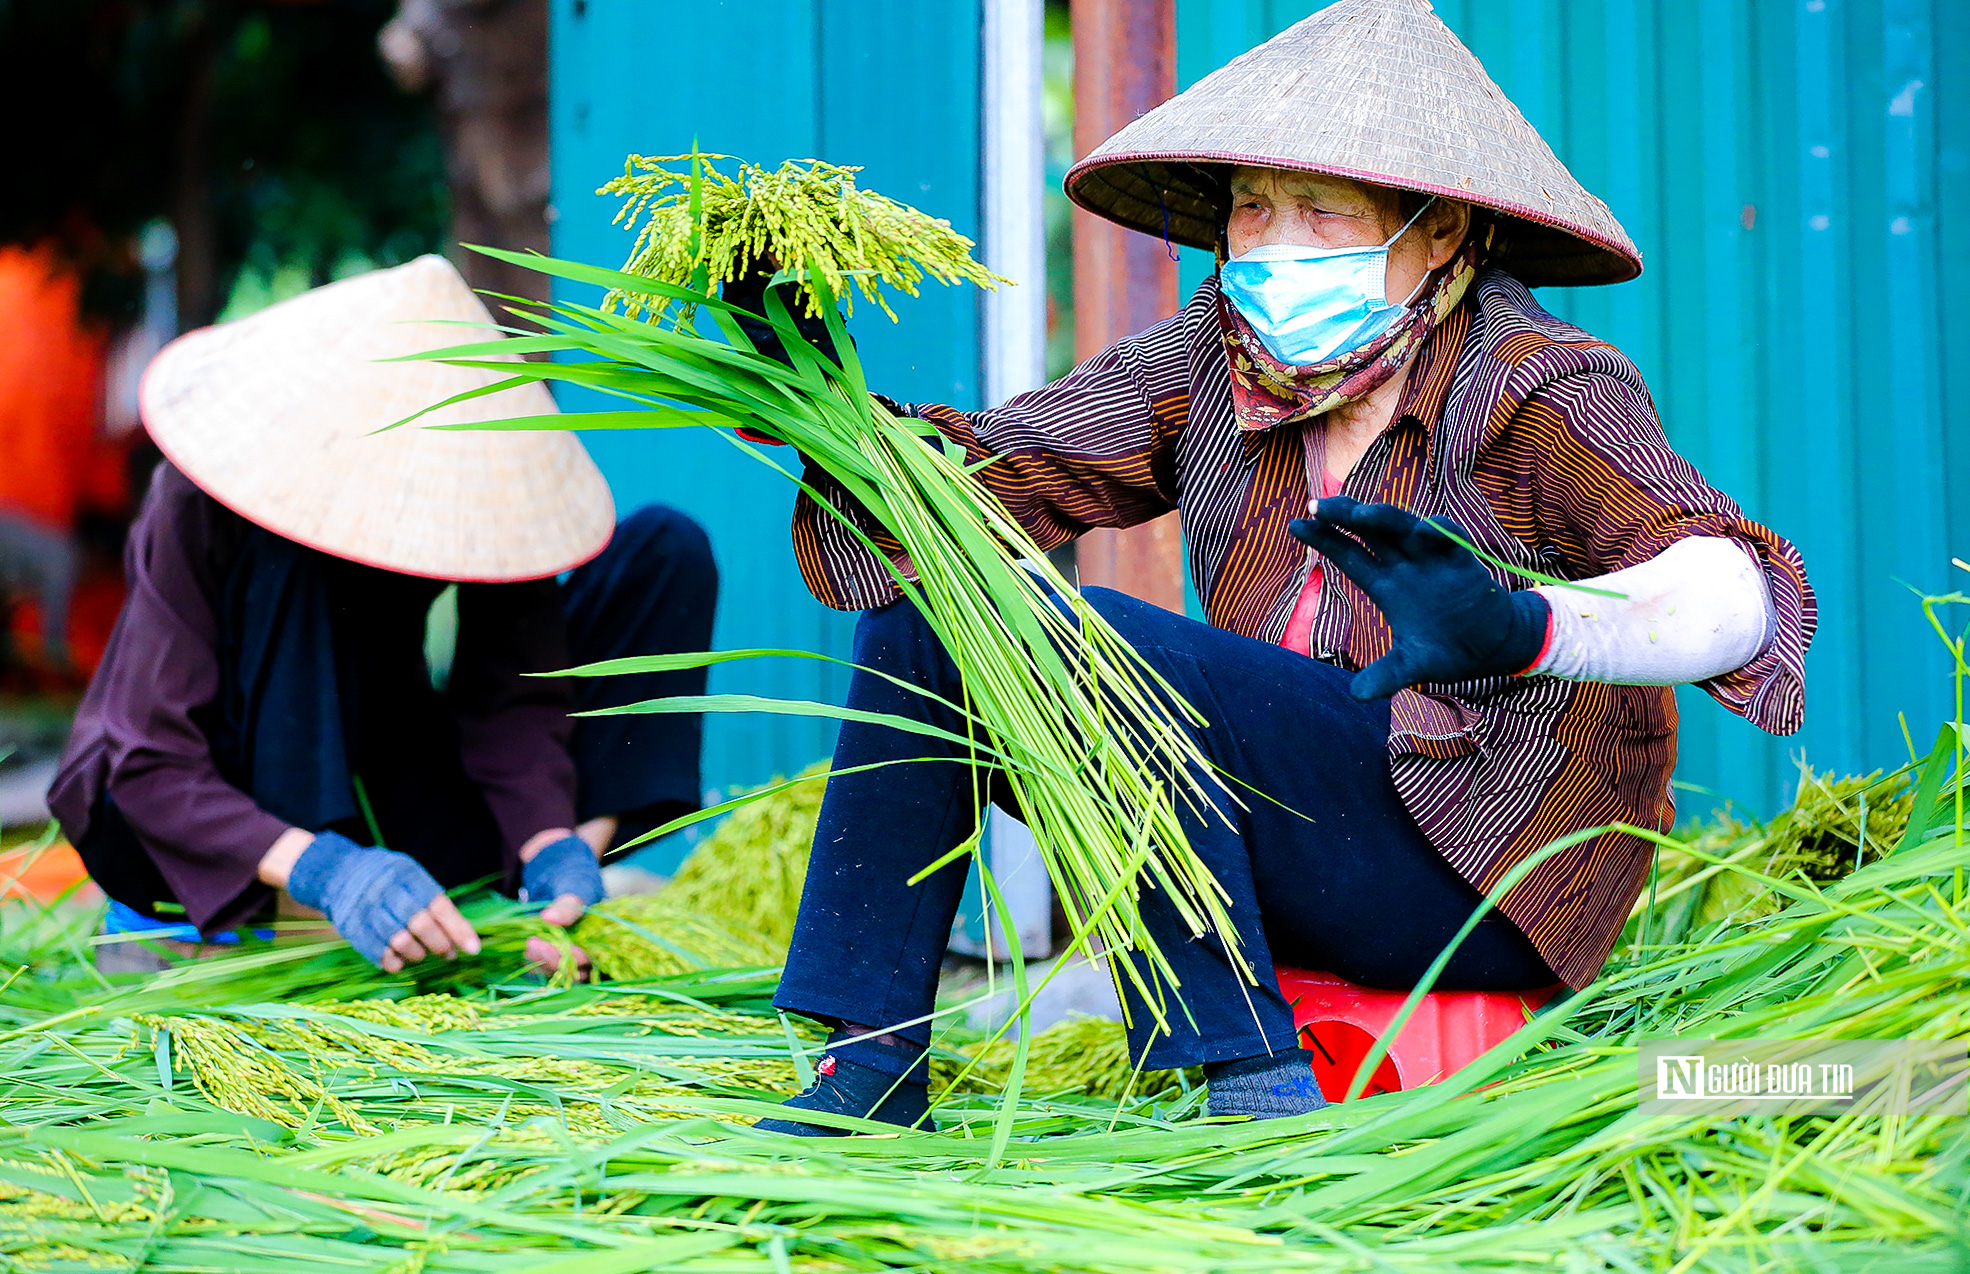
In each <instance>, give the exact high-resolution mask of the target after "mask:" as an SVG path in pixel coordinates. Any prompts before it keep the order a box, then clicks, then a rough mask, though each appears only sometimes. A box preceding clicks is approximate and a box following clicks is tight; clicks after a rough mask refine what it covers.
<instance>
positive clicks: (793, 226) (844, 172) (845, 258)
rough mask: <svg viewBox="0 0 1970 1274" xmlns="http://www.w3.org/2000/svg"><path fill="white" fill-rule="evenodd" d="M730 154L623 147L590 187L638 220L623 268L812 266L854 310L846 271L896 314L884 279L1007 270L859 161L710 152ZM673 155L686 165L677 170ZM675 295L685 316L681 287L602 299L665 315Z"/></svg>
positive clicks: (732, 271)
mask: <svg viewBox="0 0 1970 1274" xmlns="http://www.w3.org/2000/svg"><path fill="white" fill-rule="evenodd" d="M731 158H732V157H731V156H730V155H712V154H696V155H631V156H629V158H628V159H626V160H624V161H623V173H622V176H620V177H618V178H616V179H615V180H613V181H611V182H609V183H608V184H607V185H605V186H603V187H602V188H601V189H600V190H598V191H596V193H597V194H607V195H622V196H624V199H625V201H624V203H623V206H622V209H621V210H620V211H619V212H617V214H616V224H618V225H621V226H625V227H627V228H629V229H632V230H636V231H637V234H636V246H635V247H634V248H633V249H631V251H630V255H629V260H628V261H626V262H625V263H624V264H623V267H622V268H623V273H625V274H632V275H636V276H638V277H640V278H646V279H654V280H656V281H658V282H660V283H668V284H672V285H674V286H676V287H679V288H690V289H692V290H695V291H698V292H701V293H703V294H704V295H707V296H709V295H714V294H715V291H714V290H715V289H716V287H717V286H718V285H719V284H721V283H725V282H728V281H730V280H732V279H736V278H741V277H743V276H745V275H746V274H748V273H750V272H752V271H753V270H756V269H763V270H764V271H765V272H766V273H768V274H771V273H773V272H774V271H775V270H777V269H779V268H780V267H781V266H782V265H787V266H792V267H795V268H812V269H813V270H814V271H815V272H816V273H817V274H818V275H819V276H820V278H821V279H822V280H823V281H824V282H825V283H826V284H827V288H828V290H829V291H830V292H831V293H833V294H834V295H835V296H837V297H839V298H841V300H842V302H843V304H844V305H846V306H847V307H848V310H849V312H850V313H851V314H852V313H854V294H853V291H851V289H850V281H851V280H852V281H853V284H854V288H855V290H859V291H860V292H861V294H862V295H863V297H865V298H866V299H868V300H870V301H873V302H874V303H875V304H876V305H878V306H881V307H882V311H883V313H885V314H887V315H889V317H890V318H892V319H893V318H895V317H896V312H895V311H894V310H892V309H890V308H889V302H888V301H887V300H886V299H885V298H884V297H883V295H882V291H881V285H883V284H888V285H889V286H891V287H894V288H897V289H899V290H901V291H903V292H905V293H907V294H909V295H910V296H915V295H916V294H917V285H918V284H919V283H921V282H922V281H923V280H924V278H925V277H926V276H927V277H929V278H933V279H936V280H937V281H938V282H940V283H960V282H964V283H976V284H978V285H979V286H980V287H986V288H991V287H996V286H998V285H999V284H1001V283H1006V282H1009V280H1006V279H1002V278H1000V277H999V276H998V275H996V274H993V273H992V272H991V271H990V270H987V269H986V268H985V267H984V266H982V265H980V264H978V262H977V261H975V260H973V259H972V256H971V249H972V247H973V246H974V245H973V244H972V241H971V240H970V239H967V238H965V237H964V236H963V235H961V234H959V233H958V232H957V231H955V230H953V229H951V223H950V222H948V221H944V220H941V219H939V218H936V217H931V216H928V215H926V214H925V213H922V212H919V211H917V210H916V209H915V208H912V207H910V206H909V205H908V204H902V203H898V202H896V201H895V200H894V199H889V198H885V197H884V196H882V195H879V194H877V193H875V192H874V191H872V190H861V189H859V188H857V186H856V185H855V174H856V173H858V172H860V171H862V170H861V169H860V168H858V167H852V166H849V167H844V166H842V165H839V164H828V163H823V162H821V161H820V160H818V159H789V160H787V161H786V162H785V163H783V164H781V165H780V166H779V167H778V168H772V169H768V168H762V167H760V166H759V165H758V164H752V163H747V162H746V161H744V160H740V161H738V169H737V176H734V177H727V176H726V175H725V174H724V173H722V172H720V171H719V169H718V167H717V165H716V163H715V162H714V161H717V160H721V159H731ZM694 161H695V165H696V169H697V176H698V180H697V182H696V183H695V184H694V183H693V181H692V176H693V173H692V165H693V163H694ZM670 164H682V165H685V168H684V171H682V172H679V171H676V170H675V169H673V168H669V167H666V165H670ZM639 221H640V222H641V223H642V227H641V229H637V223H638V222H639ZM806 296H807V312H808V313H809V314H819V313H820V312H821V311H820V304H821V302H820V300H819V299H818V294H817V293H815V292H812V291H809V292H807V293H806ZM673 302H677V303H679V304H681V305H682V306H684V307H685V308H684V310H683V311H682V313H683V315H684V317H686V318H688V317H689V314H690V310H689V308H688V307H689V306H690V305H691V302H690V300H689V299H682V300H680V299H679V298H676V297H673V296H666V295H656V294H651V293H648V292H642V291H638V290H637V289H636V288H635V287H633V286H623V287H619V288H616V289H614V290H612V291H611V292H610V293H609V298H608V301H607V302H606V303H605V308H606V307H607V306H613V305H621V306H622V307H623V308H624V309H625V310H626V311H627V312H628V313H629V314H630V315H631V316H632V317H635V316H640V315H644V314H650V315H655V316H661V315H663V314H665V313H666V312H668V311H669V310H670V308H671V306H672V304H673Z"/></svg>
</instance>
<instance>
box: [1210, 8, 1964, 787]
mask: <svg viewBox="0 0 1970 1274" xmlns="http://www.w3.org/2000/svg"><path fill="white" fill-rule="evenodd" d="M1322 7H1324V6H1323V5H1320V4H1316V3H1308V2H1307V0H1177V68H1178V77H1179V80H1180V82H1181V83H1182V84H1184V85H1189V84H1191V83H1193V82H1195V81H1196V80H1197V79H1199V78H1201V77H1202V76H1203V75H1205V74H1206V73H1208V72H1209V71H1210V70H1212V69H1213V68H1215V67H1217V66H1219V65H1222V64H1223V63H1224V62H1226V61H1228V60H1229V59H1230V58H1232V57H1234V56H1236V55H1237V54H1238V53H1240V52H1242V51H1243V50H1244V49H1246V48H1249V47H1251V46H1252V45H1253V44H1256V43H1258V42H1260V41H1262V40H1264V39H1266V38H1267V37H1269V36H1270V35H1272V34H1273V33H1275V32H1277V31H1280V30H1283V29H1284V28H1285V27H1286V26H1288V25H1290V24H1291V23H1293V22H1295V21H1297V20H1299V19H1300V18H1302V17H1305V16H1306V15H1307V14H1309V13H1312V12H1314V11H1316V10H1318V9H1320V8H1322ZM1436 8H1437V12H1438V13H1439V14H1440V15H1441V16H1442V18H1443V19H1444V21H1445V23H1447V24H1448V25H1449V26H1450V27H1451V28H1452V29H1453V30H1455V31H1456V32H1457V33H1458V35H1459V36H1460V37H1461V38H1463V40H1464V41H1465V42H1466V43H1467V44H1468V45H1470V47H1471V49H1472V51H1474V52H1475V53H1476V54H1477V55H1478V57H1479V58H1480V59H1481V60H1482V61H1483V62H1484V64H1485V66H1486V68H1487V69H1488V70H1489V71H1490V72H1491V74H1492V77H1493V78H1494V79H1495V80H1497V81H1498V83H1499V85H1500V86H1501V87H1502V88H1503V89H1504V90H1505V92H1506V93H1507V94H1508V95H1509V96H1510V97H1511V99H1512V100H1513V101H1514V102H1515V103H1517V104H1518V106H1519V108H1520V109H1521V110H1522V111H1524V112H1525V115H1526V117H1527V118H1528V119H1530V120H1531V121H1532V123H1533V124H1534V125H1535V126H1536V127H1538V129H1539V130H1540V132H1541V133H1542V134H1543V135H1544V136H1545V138H1546V139H1547V141H1548V142H1550V143H1551V144H1552V146H1553V149H1554V150H1556V151H1557V152H1558V153H1559V155H1560V157H1561V158H1562V159H1563V160H1565V161H1566V163H1567V164H1568V166H1570V167H1571V168H1572V169H1573V171H1574V173H1575V175H1576V176H1578V177H1579V178H1580V180H1581V181H1582V182H1583V183H1584V184H1585V185H1586V186H1587V188H1588V189H1590V190H1592V191H1593V192H1594V193H1595V194H1597V195H1599V196H1601V197H1602V198H1603V199H1605V200H1607V202H1608V203H1609V205H1610V206H1612V208H1613V209H1614V212H1615V215H1616V216H1618V217H1619V218H1620V219H1621V221H1622V224H1623V225H1625V226H1626V227H1627V228H1628V231H1629V233H1630V234H1631V235H1632V236H1633V237H1634V239H1635V241H1636V243H1638V244H1639V245H1640V246H1641V248H1642V252H1643V255H1644V258H1645V260H1646V269H1645V271H1644V273H1643V275H1642V277H1641V278H1640V279H1638V280H1636V281H1634V282H1632V283H1627V284H1623V285H1621V286H1618V287H1611V288H1585V289H1566V288H1548V289H1544V290H1542V291H1541V293H1540V299H1541V301H1542V303H1543V304H1545V305H1546V306H1548V307H1549V308H1550V309H1552V310H1553V311H1554V312H1555V313H1557V314H1559V315H1561V316H1562V317H1564V318H1566V319H1568V320H1569V321H1572V322H1575V323H1578V324H1580V325H1581V326H1583V327H1585V328H1586V329H1588V330H1589V331H1591V332H1593V333H1595V334H1596V335H1598V336H1600V337H1602V338H1604V339H1606V340H1609V341H1612V342H1613V343H1614V344H1616V345H1617V346H1619V347H1620V348H1621V349H1622V350H1624V351H1625V352H1626V353H1627V354H1628V355H1629V356H1630V357H1632V358H1633V359H1634V360H1635V362H1636V363H1637V364H1638V365H1639V366H1640V367H1641V369H1642V372H1643V374H1644V375H1645V376H1646V377H1647V378H1648V382H1649V385H1650V386H1651V388H1652V389H1653V391H1654V393H1655V399H1656V405H1657V407H1658V409H1659V411H1660V412H1661V415H1662V420H1663V423H1664V426H1665V427H1666V428H1667V430H1668V433H1669V437H1670V438H1671V439H1672V440H1673V441H1674V443H1675V444H1676V446H1677V447H1678V448H1679V449H1680V450H1681V451H1682V452H1683V453H1684V454H1685V455H1687V456H1688V457H1689V458H1690V459H1691V460H1692V461H1694V462H1695V463H1696V465H1697V466H1698V467H1699V468H1700V469H1702V470H1703V472H1704V473H1705V475H1706V476H1708V477H1709V478H1710V479H1711V481H1712V482H1713V483H1715V484H1716V485H1718V486H1719V487H1721V488H1723V489H1724V490H1726V491H1728V492H1730V493H1731V494H1732V495H1733V496H1735V497H1736V498H1737V499H1738V500H1739V502H1740V503H1742V504H1743V505H1744V506H1745V508H1746V510H1747V511H1748V512H1749V513H1750V515H1751V516H1752V517H1754V518H1757V519H1759V520H1760V521H1763V522H1765V523H1767V524H1769V525H1771V526H1772V527H1774V528H1775V529H1777V530H1778V531H1779V532H1781V533H1782V534H1784V535H1786V536H1788V537H1790V538H1791V539H1792V540H1794V541H1795V542H1796V543H1797V544H1798V545H1799V547H1800V549H1801V551H1802V552H1803V553H1804V554H1805V556H1806V564H1807V569H1808V571H1809V572H1810V574H1811V576H1812V579H1813V583H1814V585H1815V586H1816V587H1817V589H1818V590H1819V596H1820V617H1821V618H1820V631H1819V636H1818V638H1817V640H1816V641H1815V642H1814V644H1813V648H1812V652H1811V654H1810V655H1809V657H1808V663H1807V667H1808V688H1807V695H1808V698H1807V705H1808V706H1807V714H1806V728H1805V730H1804V731H1803V732H1802V733H1801V734H1800V735H1798V736H1796V737H1794V738H1792V739H1786V740H1778V739H1771V738H1769V737H1767V736H1765V735H1763V734H1761V733H1760V732H1758V731H1757V730H1755V729H1753V728H1751V727H1750V726H1748V725H1746V724H1744V723H1743V722H1742V721H1740V720H1738V719H1736V718H1734V717H1732V716H1730V715H1729V714H1727V713H1725V712H1723V711H1722V710H1721V709H1719V708H1717V707H1716V706H1715V705H1714V704H1713V703H1711V702H1710V701H1709V699H1708V698H1707V697H1706V696H1704V695H1702V694H1699V693H1693V692H1689V691H1684V692H1683V705H1684V718H1683V736H1682V764H1681V766H1680V767H1679V771H1678V777H1679V778H1680V779H1681V780H1682V781H1683V782H1685V783H1689V784H1693V785H1696V786H1699V787H1701V788H1704V789H1708V790H1709V791H1712V792H1715V793H1717V794H1718V795H1720V796H1724V797H1729V798H1732V799H1735V800H1736V801H1738V802H1739V803H1740V804H1748V805H1750V806H1752V807H1754V808H1758V809H1762V810H1766V811H1769V810H1770V809H1772V808H1774V807H1775V806H1776V805H1777V804H1778V803H1779V802H1780V801H1781V800H1782V799H1783V798H1784V796H1785V795H1787V794H1789V792H1790V790H1791V786H1792V784H1793V782H1794V781H1795V779H1796V770H1795V769H1794V767H1793V764H1792V757H1793V756H1794V755H1796V754H1797V753H1799V752H1800V751H1802V750H1803V751H1804V753H1805V754H1806V755H1807V756H1809V757H1810V758H1811V760H1812V761H1813V763H1814V764H1815V765H1817V766H1819V767H1821V768H1828V767H1831V768H1837V769H1841V770H1861V769H1873V768H1876V767H1887V766H1893V765H1895V764H1897V763H1898V762H1899V760H1900V759H1901V758H1903V757H1905V756H1906V748H1905V746H1904V744H1903V735H1902V726H1901V723H1900V716H1901V714H1904V713H1905V714H1906V715H1907V720H1908V724H1909V729H1910V731H1911V732H1912V733H1913V735H1914V736H1915V740H1916V743H1917V745H1918V746H1919V747H1921V748H1923V750H1925V751H1926V750H1927V740H1926V739H1925V738H1924V736H1925V735H1926V736H1927V738H1928V739H1933V738H1934V737H1935V729H1936V725H1937V723H1938V722H1939V721H1940V720H1941V719H1942V716H1943V713H1944V711H1945V710H1946V708H1947V700H1946V691H1947V680H1946V671H1945V670H1946V667H1947V663H1946V657H1945V656H1944V655H1943V653H1942V650H1941V646H1940V644H1939V643H1937V642H1936V640H1935V637H1934V635H1933V633H1931V632H1930V631H1929V630H1927V629H1926V628H1925V626H1924V621H1923V618H1922V615H1921V612H1920V610H1919V609H1918V608H1917V606H1916V604H1915V602H1914V599H1913V597H1912V595H1911V594H1910V592H1909V590H1908V588H1907V587H1905V585H1913V586H1915V587H1917V588H1920V589H1924V590H1927V591H1947V590H1948V589H1951V588H1955V587H1959V586H1963V585H1970V577H1966V576H1965V575H1964V574H1963V573H1962V572H1960V571H1955V570H1953V569H1952V568H1951V566H1950V558H1951V555H1952V554H1955V555H1956V556H1959V557H1964V558H1970V364H1966V362H1965V359H1964V354H1965V353H1966V346H1965V340H1966V336H1967V335H1970V327H1966V324H1967V323H1970V312H1966V305H1965V295H1966V294H1965V285H1966V283H1970V240H1966V237H1965V236H1966V234H1967V233H1970V224H1966V222H1970V77H1966V74H1965V73H1966V71H1970V5H1966V4H1962V3H1957V2H1956V0H1442V2H1441V3H1438V4H1437V6H1436ZM1185 256H1186V261H1185V266H1184V279H1185V282H1186V285H1187V286H1194V285H1195V283H1196V282H1197V280H1198V279H1200V278H1201V277H1202V276H1203V274H1204V272H1205V271H1207V270H1208V268H1209V264H1208V261H1207V260H1206V259H1205V256H1204V254H1202V253H1197V252H1190V251H1186V253H1185ZM1952 577H1953V578H1952ZM1708 803H1709V801H1708V799H1706V798H1704V797H1702V796H1700V795H1695V794H1686V795H1685V797H1684V798H1683V806H1684V808H1685V810H1686V812H1687V811H1695V810H1697V809H1700V808H1702V807H1703V806H1705V805H1707V804H1708Z"/></svg>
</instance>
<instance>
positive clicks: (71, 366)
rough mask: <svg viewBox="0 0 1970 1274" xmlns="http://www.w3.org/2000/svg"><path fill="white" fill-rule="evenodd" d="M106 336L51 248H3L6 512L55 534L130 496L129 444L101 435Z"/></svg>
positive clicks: (0, 386)
mask: <svg viewBox="0 0 1970 1274" xmlns="http://www.w3.org/2000/svg"><path fill="white" fill-rule="evenodd" d="M104 346H105V340H104V333H103V332H102V331H101V330H100V329H99V328H98V327H97V325H95V324H91V323H87V322H85V321H84V320H83V317H82V280H81V279H80V277H78V276H77V275H76V273H75V272H74V271H73V270H71V269H69V268H68V267H67V266H66V265H65V264H64V263H63V262H62V260H61V257H60V256H59V255H58V254H57V253H56V252H55V251H54V249H53V248H52V247H47V246H42V247H35V248H20V247H0V509H4V510H6V511H7V512H10V513H14V514H17V515H20V516H23V517H27V518H29V519H32V520H33V521H35V522H37V523H39V524H40V525H42V526H44V527H46V528H48V529H49V530H52V531H60V532H64V533H66V532H69V531H72V530H74V528H75V515H76V513H77V512H78V511H79V510H80V509H81V508H82V507H83V506H84V505H85V504H87V505H92V506H105V507H115V506H118V505H120V504H121V503H122V501H123V499H124V496H125V489H124V488H125V480H124V474H123V453H124V447H122V446H120V445H118V444H115V443H111V442H110V441H108V440H107V439H106V438H104V436H103V433H102V430H101V429H99V428H98V427H97V424H98V421H99V419H100V417H101V398H102V383H103V356H104Z"/></svg>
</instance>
